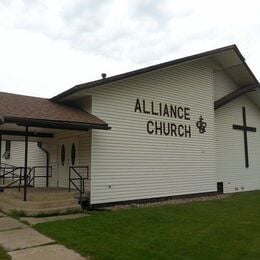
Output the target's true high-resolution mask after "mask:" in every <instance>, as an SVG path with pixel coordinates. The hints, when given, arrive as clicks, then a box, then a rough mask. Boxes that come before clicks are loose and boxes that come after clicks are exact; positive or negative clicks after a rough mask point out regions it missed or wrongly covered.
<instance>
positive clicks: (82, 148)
mask: <svg viewBox="0 0 260 260" xmlns="http://www.w3.org/2000/svg"><path fill="white" fill-rule="evenodd" d="M0 115H1V117H0V120H1V124H0V136H1V140H2V141H1V143H2V147H1V169H2V173H1V174H2V175H1V176H3V171H4V168H6V169H7V168H8V167H18V168H19V167H20V169H21V170H20V171H21V172H22V173H21V174H20V177H17V178H20V180H19V181H20V182H21V180H22V182H23V183H27V184H28V185H24V188H26V186H29V184H31V186H34V187H42V188H44V187H46V186H48V187H55V188H66V189H67V188H70V189H75V190H79V191H80V192H81V193H82V194H81V195H84V196H86V197H87V200H88V204H89V205H90V206H98V205H99V206H102V205H108V204H114V203H126V202H127V203H131V202H134V201H146V200H147V201H150V200H157V199H160V200H161V199H168V198H174V197H175V196H184V195H185V196H186V195H189V196H195V195H204V194H207V195H210V194H216V193H217V192H219V193H233V192H241V191H251V190H257V189H260V85H259V82H258V80H257V79H256V77H255V76H254V74H253V73H252V71H251V70H250V68H249V67H248V65H247V64H246V62H245V59H244V57H243V56H242V54H241V53H240V51H239V50H238V48H237V47H236V45H231V46H227V47H223V48H219V49H215V50H211V51H207V52H204V53H200V54H196V55H192V56H189V57H185V58H181V59H177V60H173V61H169V62H165V63H161V64H157V65H154V66H150V67H146V68H142V69H138V70H135V71H131V72H127V73H123V74H120V75H116V76H112V77H106V75H105V74H102V78H101V79H99V80H96V81H92V82H88V83H83V84H79V85H77V86H74V87H72V88H71V89H68V90H67V91H65V92H63V93H60V94H58V95H57V96H54V97H52V98H51V99H44V98H37V97H30V96H22V95H16V94H9V93H3V92H0ZM37 167H38V168H37ZM28 169H29V170H28ZM32 169H34V178H33V177H32V176H31V175H30V174H31V173H32V172H33V170H32ZM37 170H38V171H39V172H40V173H39V175H38V177H37V173H36V172H37ZM5 172H6V170H5ZM28 172H30V174H28ZM17 175H19V174H17ZM1 176H0V178H1ZM39 176H41V177H39ZM21 178H22V179H21ZM32 183H33V185H32Z"/></svg>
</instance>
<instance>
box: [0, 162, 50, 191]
mask: <svg viewBox="0 0 260 260" xmlns="http://www.w3.org/2000/svg"><path fill="white" fill-rule="evenodd" d="M48 167H49V171H47V167H46V166H33V167H27V178H26V179H27V183H26V186H33V187H34V186H35V179H37V178H46V174H45V175H38V174H37V170H39V169H46V172H49V177H51V176H52V167H51V166H48ZM24 169H25V168H24V167H16V166H12V165H8V166H3V165H2V164H1V167H0V181H1V183H2V186H1V187H0V191H3V190H4V189H6V188H8V187H11V186H14V184H18V188H19V191H20V188H21V186H22V184H23V185H25V183H23V182H24V181H25V180H24ZM6 180H11V182H9V183H8V184H5V182H6Z"/></svg>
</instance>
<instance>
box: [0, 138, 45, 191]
mask: <svg viewBox="0 0 260 260" xmlns="http://www.w3.org/2000/svg"><path fill="white" fill-rule="evenodd" d="M4 149H5V141H3V142H2V154H3V152H4ZM24 150H25V143H24V142H21V141H11V154H10V159H4V158H1V161H2V163H6V164H9V165H13V166H17V167H24ZM45 165H46V155H45V153H44V152H43V151H42V150H41V149H40V148H39V147H38V146H37V142H29V143H28V166H29V167H33V166H45ZM38 174H40V175H42V174H44V172H43V171H42V170H40V171H38ZM45 183H46V181H45V179H44V178H40V179H37V181H36V186H37V187H41V186H44V185H45Z"/></svg>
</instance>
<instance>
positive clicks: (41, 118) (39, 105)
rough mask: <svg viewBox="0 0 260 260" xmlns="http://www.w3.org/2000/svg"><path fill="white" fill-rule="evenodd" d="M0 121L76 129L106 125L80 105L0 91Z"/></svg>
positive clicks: (103, 127) (105, 126)
mask: <svg viewBox="0 0 260 260" xmlns="http://www.w3.org/2000/svg"><path fill="white" fill-rule="evenodd" d="M0 123H2V124H3V123H17V124H20V125H30V126H40V127H41V126H49V127H50V128H59V127H61V128H62V129H75V130H84V129H89V128H101V129H107V128H108V126H107V124H106V123H105V122H104V121H103V120H101V119H99V118H98V117H96V116H94V115H92V114H90V113H88V112H85V111H83V110H81V109H79V108H76V107H73V106H68V105H63V104H59V103H55V102H52V101H50V100H49V99H45V98H38V97H32V96H23V95H16V94H10V93H5V92H0Z"/></svg>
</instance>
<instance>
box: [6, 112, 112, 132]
mask: <svg viewBox="0 0 260 260" xmlns="http://www.w3.org/2000/svg"><path fill="white" fill-rule="evenodd" d="M4 122H5V123H15V124H17V125H20V126H31V127H42V128H52V129H64V130H76V131H87V130H89V129H102V130H109V129H111V128H110V127H109V126H108V124H106V123H105V122H104V123H103V124H96V123H84V122H68V121H59V120H48V119H33V118H22V117H10V116H5V117H4Z"/></svg>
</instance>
